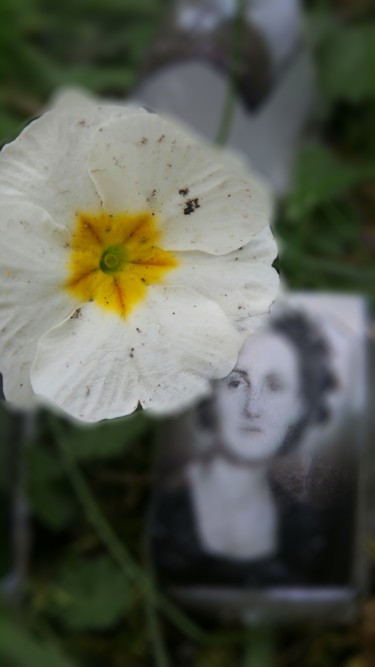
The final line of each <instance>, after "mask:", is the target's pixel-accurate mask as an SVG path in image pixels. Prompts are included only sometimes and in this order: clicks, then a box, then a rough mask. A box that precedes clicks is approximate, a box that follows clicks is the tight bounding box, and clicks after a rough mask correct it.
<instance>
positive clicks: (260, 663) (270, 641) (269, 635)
mask: <svg viewBox="0 0 375 667" xmlns="http://www.w3.org/2000/svg"><path fill="white" fill-rule="evenodd" d="M274 665H275V641H274V633H273V631H272V628H270V627H269V626H266V625H256V626H255V625H254V626H253V627H251V628H250V629H249V631H248V636H247V646H246V649H245V659H244V662H243V667H274Z"/></svg>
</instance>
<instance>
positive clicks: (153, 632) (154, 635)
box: [146, 557, 169, 667]
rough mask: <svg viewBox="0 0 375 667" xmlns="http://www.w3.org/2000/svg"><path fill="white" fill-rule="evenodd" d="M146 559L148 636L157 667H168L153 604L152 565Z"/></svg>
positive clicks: (153, 583) (154, 595)
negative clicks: (147, 573)
mask: <svg viewBox="0 0 375 667" xmlns="http://www.w3.org/2000/svg"><path fill="white" fill-rule="evenodd" d="M146 558H147V560H146V563H147V569H148V572H149V591H148V593H146V615H147V621H148V627H149V630H150V636H151V639H152V644H153V647H154V654H155V663H156V666H157V667H168V666H169V660H168V655H167V650H166V648H165V644H164V639H163V633H162V630H161V628H160V623H159V618H158V613H157V607H156V604H155V600H156V594H157V591H156V587H155V579H154V573H153V568H152V563H151V562H150V560H149V558H148V557H146Z"/></svg>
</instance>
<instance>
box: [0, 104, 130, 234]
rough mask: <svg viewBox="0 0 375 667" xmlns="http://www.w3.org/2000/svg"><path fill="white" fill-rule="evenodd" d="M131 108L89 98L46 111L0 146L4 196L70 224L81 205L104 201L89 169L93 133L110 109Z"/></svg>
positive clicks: (97, 204)
mask: <svg viewBox="0 0 375 667" xmlns="http://www.w3.org/2000/svg"><path fill="white" fill-rule="evenodd" d="M62 106H64V105H62ZM132 112H134V110H132ZM129 113H130V112H129V110H128V109H127V108H126V107H125V108H124V107H120V106H115V105H104V106H101V105H98V103H95V104H94V103H90V102H89V101H87V103H86V104H85V105H84V106H82V107H81V105H79V104H77V105H73V107H72V108H71V109H70V110H68V109H66V108H62V110H61V111H57V110H52V111H48V112H46V113H45V114H43V115H42V116H41V117H40V118H39V119H37V120H34V121H33V122H32V123H30V125H28V126H27V127H26V128H25V129H24V130H23V132H22V133H21V134H20V135H19V137H18V138H17V139H16V140H15V141H13V142H12V143H10V144H7V145H6V146H4V148H3V150H2V151H1V154H0V197H7V198H10V197H14V198H17V199H18V200H23V201H27V202H30V203H33V204H35V205H37V206H40V207H41V208H44V209H45V210H46V211H48V213H49V214H50V215H51V216H52V217H53V219H54V220H56V222H57V223H59V224H61V225H63V226H66V227H69V228H71V227H72V225H73V224H74V216H75V212H76V211H77V210H79V209H83V210H97V209H99V208H100V204H101V201H100V197H99V195H98V193H97V191H96V188H95V186H94V184H93V182H92V180H91V178H90V176H89V173H88V155H89V152H90V146H91V141H92V137H93V134H94V133H95V132H96V131H97V129H98V127H99V125H100V124H101V123H103V122H105V121H106V120H107V119H108V118H109V117H111V116H112V115H113V116H114V117H116V116H122V117H123V116H127V115H128V114H129ZM137 115H139V114H137ZM141 115H142V114H141Z"/></svg>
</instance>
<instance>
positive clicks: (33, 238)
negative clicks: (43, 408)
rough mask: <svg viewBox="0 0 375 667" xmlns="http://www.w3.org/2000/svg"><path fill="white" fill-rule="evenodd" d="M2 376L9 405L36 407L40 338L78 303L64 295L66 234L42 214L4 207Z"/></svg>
mask: <svg viewBox="0 0 375 667" xmlns="http://www.w3.org/2000/svg"><path fill="white" fill-rule="evenodd" d="M1 216H2V219H1V245H0V265H1V292H0V341H1V350H2V353H1V358H0V371H1V372H2V373H3V377H4V394H5V397H6V398H7V400H10V401H14V402H15V403H17V404H18V405H23V406H28V405H32V404H33V403H34V398H33V395H32V390H31V386H30V380H29V369H30V363H31V361H32V359H33V356H34V353H35V349H36V343H37V340H38V338H39V337H40V335H41V334H42V333H43V332H44V331H45V330H46V328H47V329H48V328H50V327H51V326H53V325H54V324H57V323H58V322H60V321H61V320H62V319H64V318H65V317H66V316H67V315H68V314H69V313H70V312H72V310H74V308H75V301H74V300H73V299H72V298H71V297H69V296H68V295H67V293H66V292H65V290H63V289H62V284H63V282H64V280H65V278H66V276H65V271H66V257H67V249H66V248H65V245H66V243H67V234H66V231H65V230H64V229H63V228H61V227H58V226H57V225H56V224H55V223H54V222H53V220H52V219H51V218H50V217H49V215H48V214H47V213H46V212H45V211H43V210H42V209H40V208H37V207H36V206H33V205H32V204H26V203H25V202H14V201H12V202H2V214H1Z"/></svg>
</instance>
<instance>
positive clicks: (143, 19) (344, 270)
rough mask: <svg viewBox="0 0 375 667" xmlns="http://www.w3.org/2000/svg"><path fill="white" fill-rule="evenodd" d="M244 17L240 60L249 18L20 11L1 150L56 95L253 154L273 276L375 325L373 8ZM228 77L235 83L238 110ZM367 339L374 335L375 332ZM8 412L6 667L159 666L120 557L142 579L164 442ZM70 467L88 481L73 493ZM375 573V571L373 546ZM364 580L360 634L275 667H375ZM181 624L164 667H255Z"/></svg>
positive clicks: (120, 5)
mask: <svg viewBox="0 0 375 667" xmlns="http://www.w3.org/2000/svg"><path fill="white" fill-rule="evenodd" d="M266 5H268V6H269V12H268V14H267V12H266V14H264V11H263V10H262V7H263V8H264V7H265V6H266ZM281 6H283V7H285V11H283V10H282V9H280V8H281ZM249 7H250V9H249V11H248V12H246V11H244V12H243V16H242V26H241V25H240V28H241V29H242V38H241V41H240V44H241V48H236V47H235V42H236V39H234V38H233V35H235V36H236V35H238V34H239V33H237V32H236V30H238V25H237V24H238V16H237V12H236V7H235V6H234V5H233V4H232V3H230V2H224V1H223V2H221V3H218V2H214V0H212V1H211V2H190V3H188V2H179V3H177V2H172V1H171V0H168V1H167V0H80V1H79V2H75V1H74V0H64V2H61V3H55V2H48V1H47V0H13V1H12V2H10V1H9V0H8V2H7V3H6V4H5V5H4V7H3V10H2V19H3V20H2V21H1V26H0V31H1V40H2V45H3V54H4V57H3V59H2V68H3V72H2V80H3V86H2V89H1V92H0V123H1V127H0V140H1V144H4V143H6V142H8V141H10V140H12V139H14V138H15V137H16V136H17V135H18V134H19V132H20V131H21V130H22V128H23V127H24V126H25V124H27V122H29V121H30V119H32V118H35V117H36V116H38V114H39V113H40V112H41V111H42V110H43V108H44V107H45V105H46V104H47V103H48V100H49V99H50V97H51V95H52V94H53V93H54V92H55V91H56V89H58V88H61V87H64V86H79V87H83V88H84V89H86V90H89V91H91V92H92V93H94V94H96V95H100V96H110V97H112V98H116V99H119V100H125V99H127V98H129V97H130V98H132V99H138V100H140V101H141V102H142V103H145V104H147V105H148V106H151V107H152V108H154V109H157V110H159V109H160V110H165V111H168V112H170V113H175V114H177V115H179V116H180V117H182V118H184V119H185V120H187V121H189V122H191V123H192V124H193V125H194V126H195V127H196V129H197V130H199V131H200V132H202V133H203V134H205V135H206V136H209V138H210V139H215V138H218V139H219V140H220V141H221V142H222V143H224V142H225V141H227V143H228V144H229V145H231V146H233V147H236V148H240V147H241V148H242V149H243V150H244V151H245V153H246V156H247V158H248V159H249V160H250V162H251V163H252V164H253V165H254V166H255V167H256V168H257V169H258V170H259V171H260V172H261V173H262V174H263V176H264V177H265V178H266V179H267V180H268V181H269V183H270V184H271V187H273V189H274V191H275V192H276V193H277V196H278V205H277V213H276V216H275V220H274V231H275V234H276V235H277V237H278V239H279V241H280V243H281V248H282V252H281V257H280V258H279V260H278V261H277V264H276V266H277V268H278V270H279V271H280V273H281V275H282V277H283V280H284V282H285V284H286V285H287V286H288V287H290V288H293V289H298V290H304V289H313V290H326V291H337V292H350V293H355V294H363V295H365V296H366V297H367V298H368V303H369V312H370V315H371V314H372V317H373V315H374V305H375V267H374V261H373V259H374V250H375V126H374V118H375V5H374V2H373V1H372V0H336V1H334V0H332V1H329V0H321V1H318V0H316V1H313V0H310V1H306V2H304V3H301V5H300V10H301V11H300V12H299V11H297V12H296V7H297V3H295V2H288V1H287V2H285V3H283V2H281V0H279V2H276V3H275V2H273V3H272V2H271V3H270V2H268V1H267V2H266V1H265V0H264V3H263V5H262V2H261V1H259V2H252V3H250V5H249ZM233 54H234V56H235V57H233ZM176 63H178V66H177V69H176ZM297 65H298V66H297ZM194 68H195V69H194ZM228 74H229V75H230V77H229V76H228ZM229 78H230V80H231V81H232V80H234V81H235V82H236V83H237V97H236V101H235V104H234V106H233V105H232V108H230V101H229V102H228V99H227V94H226V91H227V89H228V80H229ZM178 82H180V86H178V85H177V84H178ZM181 82H185V83H184V85H182V84H181ZM195 86H197V88H196V89H195ZM204 90H206V91H208V95H207V99H205V98H204V95H203V91H204ZM186 91H189V92H188V99H189V100H190V103H189V104H187V103H186ZM207 105H208V106H207ZM210 105H211V106H210ZM225 109H226V114H225V113H224V122H223V110H225ZM225 118H227V119H229V122H227V123H226V122H225ZM372 321H373V320H372ZM369 329H370V331H369V333H370V336H372V337H373V336H374V326H373V325H370V327H369ZM0 407H1V409H0V441H1V444H2V447H1V455H2V457H3V465H2V466H1V470H2V477H1V491H0V492H1V495H2V503H1V506H2V521H3V522H4V524H5V531H6V535H7V540H6V548H3V550H2V553H1V559H2V560H1V570H0V572H1V577H2V582H3V586H2V587H3V599H4V600H5V601H6V604H7V613H6V620H5V618H4V624H3V625H4V629H5V630H6V638H5V639H3V642H2V644H3V646H2V648H1V651H2V652H3V654H4V655H3V659H4V663H3V664H4V665H7V667H8V666H9V667H26V666H27V667H29V666H30V667H33V666H34V665H38V667H44V666H45V667H79V666H81V667H84V666H85V665H87V666H88V665H90V667H97V666H98V667H101V666H102V665H104V664H105V665H106V667H120V665H121V666H123V665H126V666H127V667H128V666H129V667H133V666H134V667H143V666H148V665H152V664H154V652H155V644H154V643H153V642H152V637H153V630H152V628H153V623H154V622H155V618H152V617H151V618H150V617H149V615H148V613H147V598H148V594H149V588H147V587H145V586H140V585H138V584H139V582H140V581H141V579H142V573H139V571H138V570H137V569H136V571H134V568H133V560H132V561H131V563H130V561H129V562H128V563H127V565H126V558H127V555H126V553H125V554H124V553H122V551H121V545H126V548H127V549H128V551H129V554H130V557H131V558H132V559H134V561H136V562H137V563H140V564H142V567H143V568H144V570H143V571H145V572H150V564H148V563H147V559H146V558H145V555H144V539H145V526H146V522H147V516H148V508H149V504H150V497H151V493H152V483H153V470H154V467H153V462H154V457H155V455H156V451H155V447H154V443H155V427H154V424H153V423H152V421H151V420H149V419H148V418H147V417H145V416H144V415H142V414H138V415H136V416H135V417H134V418H132V419H131V420H128V421H127V422H126V424H125V425H124V424H123V423H121V422H114V423H111V424H102V425H100V426H98V427H96V428H95V429H90V430H86V429H80V428H78V427H76V426H73V425H72V424H69V423H66V422H64V421H63V420H61V419H58V418H56V417H54V416H52V415H50V414H48V413H47V412H44V411H41V412H40V413H38V415H37V416H34V417H30V416H29V417H27V418H26V419H25V418H23V417H22V416H20V415H16V414H14V413H8V412H6V411H5V410H4V409H3V407H2V406H0ZM7 443H8V445H9V443H10V444H11V447H9V446H6V444H7ZM67 450H69V455H68V456H67V454H66V452H67ZM71 459H74V463H75V464H77V465H78V466H79V470H80V471H81V472H82V473H83V474H84V478H81V477H79V476H78V477H77V476H75V475H74V470H76V469H77V468H76V467H74V469H73V472H72V466H71V465H70V463H71ZM82 479H84V480H85V483H86V482H88V484H89V489H91V491H89V493H90V494H92V497H93V498H95V501H96V502H97V503H98V505H99V506H100V508H101V509H102V511H103V513H104V515H105V517H106V519H107V521H108V522H109V524H110V525H111V526H112V527H113V528H114V530H115V533H116V534H117V536H118V538H119V540H120V547H119V548H117V547H118V545H117V547H116V544H115V545H112V546H113V550H114V551H116V548H117V551H118V561H119V562H120V563H122V565H124V563H125V565H124V567H123V570H121V567H120V568H119V567H118V564H117V563H116V562H115V559H113V558H111V557H110V555H109V553H108V550H107V549H106V548H105V546H103V540H104V542H105V541H106V539H107V537H108V536H107V535H106V534H104V535H103V531H104V533H105V530H106V529H105V527H104V528H102V532H101V531H100V528H99V530H98V521H96V523H95V518H94V521H93V517H92V516H89V515H88V514H87V506H88V505H89V504H90V503H89V502H88V501H87V487H86V486H85V484H82ZM85 494H86V495H85ZM84 508H86V509H84ZM92 511H93V512H94V510H92ZM94 513H95V512H94ZM93 523H94V524H95V525H96V527H95V528H93ZM99 524H100V521H99ZM373 526H374V522H373ZM129 554H128V555H129ZM367 555H368V558H369V560H370V561H371V562H372V563H374V562H375V542H374V540H371V539H370V538H369V540H368V544H367ZM369 579H370V580H369V584H368V587H367V590H366V594H365V595H364V597H363V599H362V600H361V602H360V605H359V607H360V609H359V612H358V614H357V615H356V616H355V617H353V620H352V621H351V622H350V623H349V624H346V625H343V626H340V625H338V624H333V625H331V626H330V627H326V626H324V625H320V626H319V625H317V623H316V622H314V623H303V624H299V625H298V626H297V625H295V624H293V625H287V626H283V627H282V628H280V629H278V630H277V632H276V637H275V638H274V640H273V641H274V642H275V648H274V656H273V661H274V664H275V665H278V666H280V667H299V666H301V667H302V666H303V667H336V666H337V667H374V665H375V587H374V579H373V577H372V579H371V576H370V578H369ZM164 611H165V610H164ZM172 617H173V614H171V613H163V614H161V616H160V618H159V621H160V622H161V623H162V631H163V634H164V638H165V641H166V645H167V648H168V652H169V655H170V660H171V664H172V665H178V666H180V665H181V667H185V666H186V667H229V666H230V665H237V664H244V665H245V664H250V662H248V663H246V662H245V661H246V649H245V646H246V632H245V631H244V630H243V628H242V627H241V626H240V625H238V624H237V623H236V622H235V621H233V622H231V621H229V622H228V623H226V624H225V625H222V624H219V623H218V622H217V621H215V620H207V619H206V618H203V619H198V624H199V627H200V629H201V630H202V633H201V634H200V633H197V632H196V627H195V625H194V626H193V627H190V625H189V623H187V622H185V621H186V619H185V618H183V619H180V620H179V621H176V619H173V618H172ZM173 620H175V621H176V622H173ZM195 620H196V619H195ZM4 634H5V633H4ZM262 659H264V661H266V657H264V658H262V657H261V656H260V654H259V660H258V661H257V662H256V663H254V662H253V663H251V664H256V666H257V667H262V665H263V664H264V665H266V664H267V665H269V664H270V663H269V662H267V663H266V662H262Z"/></svg>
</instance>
